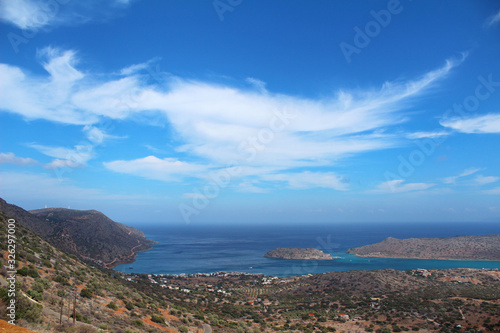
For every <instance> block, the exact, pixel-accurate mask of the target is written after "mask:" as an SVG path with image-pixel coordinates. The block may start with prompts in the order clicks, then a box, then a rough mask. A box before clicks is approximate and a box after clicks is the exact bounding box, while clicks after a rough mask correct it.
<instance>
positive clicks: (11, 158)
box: [0, 153, 38, 165]
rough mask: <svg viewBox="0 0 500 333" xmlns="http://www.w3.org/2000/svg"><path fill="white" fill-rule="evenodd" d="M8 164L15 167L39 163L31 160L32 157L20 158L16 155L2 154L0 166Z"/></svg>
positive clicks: (0, 154)
mask: <svg viewBox="0 0 500 333" xmlns="http://www.w3.org/2000/svg"><path fill="white" fill-rule="evenodd" d="M2 163H8V164H15V165H33V164H37V163H38V161H36V160H34V159H32V158H30V157H19V156H16V155H15V154H14V153H0V164H2Z"/></svg>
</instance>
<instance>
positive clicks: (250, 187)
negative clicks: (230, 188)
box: [237, 181, 268, 193]
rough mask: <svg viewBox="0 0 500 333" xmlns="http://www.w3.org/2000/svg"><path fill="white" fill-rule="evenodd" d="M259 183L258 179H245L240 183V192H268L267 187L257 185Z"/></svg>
mask: <svg viewBox="0 0 500 333" xmlns="http://www.w3.org/2000/svg"><path fill="white" fill-rule="evenodd" d="M258 184H259V182H258V181H244V182H241V183H240V184H238V188H237V189H238V191H239V192H247V193H265V192H268V190H266V189H265V188H262V187H259V186H257V185H258Z"/></svg>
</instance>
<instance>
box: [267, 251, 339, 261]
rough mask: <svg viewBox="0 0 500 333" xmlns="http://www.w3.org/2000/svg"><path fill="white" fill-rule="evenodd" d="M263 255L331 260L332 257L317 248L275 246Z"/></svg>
mask: <svg viewBox="0 0 500 333" xmlns="http://www.w3.org/2000/svg"><path fill="white" fill-rule="evenodd" d="M264 257H266V258H277V259H300V260H332V259H333V257H332V256H331V255H329V254H326V253H324V252H323V251H320V250H318V249H301V248H277V249H275V250H272V251H269V252H267V253H266V254H265V255H264Z"/></svg>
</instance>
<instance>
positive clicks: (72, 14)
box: [0, 0, 132, 30]
mask: <svg viewBox="0 0 500 333" xmlns="http://www.w3.org/2000/svg"><path fill="white" fill-rule="evenodd" d="M131 2H132V1H130V0H104V1H97V0H87V1H43V0H16V1H10V0H0V20H2V21H3V22H6V23H9V24H12V25H14V26H16V27H18V28H20V29H25V30H39V29H42V28H49V27H58V26H74V25H80V24H84V23H87V22H89V21H93V20H106V19H109V18H112V17H115V16H117V15H119V14H120V12H121V11H122V10H123V9H125V8H127V7H128V6H129V5H130V3H131Z"/></svg>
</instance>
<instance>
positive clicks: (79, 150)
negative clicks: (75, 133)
mask: <svg viewBox="0 0 500 333" xmlns="http://www.w3.org/2000/svg"><path fill="white" fill-rule="evenodd" d="M29 147H31V148H34V149H36V150H38V151H39V152H41V153H42V154H44V155H47V156H50V157H54V158H56V159H59V160H65V161H67V162H66V163H67V165H66V166H70V165H74V166H76V165H78V166H83V165H85V164H86V163H87V161H88V160H90V159H91V158H93V156H94V153H93V146H91V145H76V146H75V147H74V148H73V149H71V148H65V147H50V146H44V145H38V144H30V145H29ZM70 161H71V162H70ZM53 163H54V165H56V164H58V163H59V164H60V163H62V162H61V161H59V162H56V161H53Z"/></svg>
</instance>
